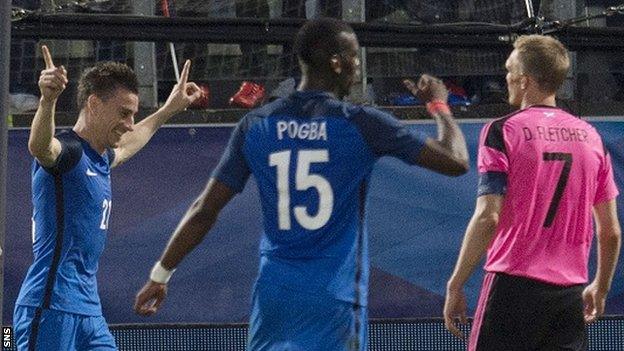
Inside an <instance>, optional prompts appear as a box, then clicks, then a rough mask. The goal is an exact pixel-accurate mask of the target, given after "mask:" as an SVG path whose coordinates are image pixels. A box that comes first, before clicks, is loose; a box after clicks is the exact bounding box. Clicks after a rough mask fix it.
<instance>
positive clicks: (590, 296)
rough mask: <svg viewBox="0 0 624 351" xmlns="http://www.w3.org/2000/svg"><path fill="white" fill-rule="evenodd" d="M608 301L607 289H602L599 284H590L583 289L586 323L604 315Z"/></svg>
mask: <svg viewBox="0 0 624 351" xmlns="http://www.w3.org/2000/svg"><path fill="white" fill-rule="evenodd" d="M606 301H607V291H601V290H600V289H598V287H597V285H596V284H594V283H592V284H589V285H588V286H587V287H586V288H585V290H583V304H584V305H585V311H584V314H585V323H587V324H590V323H593V322H595V321H596V320H597V319H598V317H600V316H602V314H603V313H604V309H605V304H606Z"/></svg>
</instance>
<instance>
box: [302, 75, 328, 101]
mask: <svg viewBox="0 0 624 351" xmlns="http://www.w3.org/2000/svg"><path fill="white" fill-rule="evenodd" d="M310 90H316V91H326V92H329V93H331V94H333V95H334V96H337V90H338V89H337V87H336V84H335V83H334V82H333V81H331V80H329V79H325V78H324V77H322V76H321V75H319V76H314V77H310V76H309V75H303V76H302V77H301V83H299V86H298V87H297V91H310Z"/></svg>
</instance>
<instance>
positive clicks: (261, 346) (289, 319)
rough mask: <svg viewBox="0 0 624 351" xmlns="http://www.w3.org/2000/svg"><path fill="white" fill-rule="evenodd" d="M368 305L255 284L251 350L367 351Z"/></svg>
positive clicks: (249, 350)
mask: <svg viewBox="0 0 624 351" xmlns="http://www.w3.org/2000/svg"><path fill="white" fill-rule="evenodd" d="M367 326H368V323H367V310H366V307H363V306H358V305H354V304H353V303H350V302H344V301H338V300H336V299H335V298H333V297H332V296H330V295H328V294H314V293H310V292H302V291H295V290H292V289H289V288H287V287H280V286H275V285H274V286H262V284H256V287H255V289H254V293H253V307H252V312H251V318H250V321H249V338H248V345H247V346H248V351H316V350H318V351H327V350H332V351H365V350H366V341H367V339H366V335H367Z"/></svg>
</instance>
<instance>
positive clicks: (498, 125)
mask: <svg viewBox="0 0 624 351" xmlns="http://www.w3.org/2000/svg"><path fill="white" fill-rule="evenodd" d="M504 121H505V119H502V120H496V121H494V122H491V123H488V124H486V125H485V126H484V127H483V129H482V130H481V135H480V137H479V151H478V156H477V168H478V171H479V186H478V190H477V195H478V196H482V195H488V194H499V195H504V194H505V193H506V192H507V174H508V173H509V159H508V156H507V148H506V146H505V139H504V134H503V123H504Z"/></svg>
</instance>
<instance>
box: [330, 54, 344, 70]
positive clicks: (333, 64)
mask: <svg viewBox="0 0 624 351" xmlns="http://www.w3.org/2000/svg"><path fill="white" fill-rule="evenodd" d="M329 67H330V68H331V70H332V72H334V73H336V74H340V73H342V62H341V61H340V56H338V55H337V54H334V55H332V56H331V58H330V59H329Z"/></svg>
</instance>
